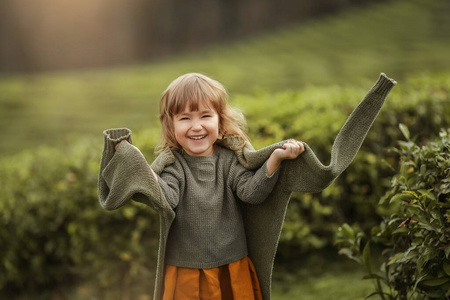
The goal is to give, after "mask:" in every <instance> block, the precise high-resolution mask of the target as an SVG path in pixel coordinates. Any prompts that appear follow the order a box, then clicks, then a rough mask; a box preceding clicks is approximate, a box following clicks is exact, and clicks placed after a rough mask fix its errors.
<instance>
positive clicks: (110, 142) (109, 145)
mask: <svg viewBox="0 0 450 300" xmlns="http://www.w3.org/2000/svg"><path fill="white" fill-rule="evenodd" d="M103 136H104V137H105V152H108V153H110V152H114V150H115V146H116V144H117V143H118V142H120V141H122V140H127V141H128V142H129V143H131V130H130V129H128V128H111V129H107V130H105V131H103Z"/></svg>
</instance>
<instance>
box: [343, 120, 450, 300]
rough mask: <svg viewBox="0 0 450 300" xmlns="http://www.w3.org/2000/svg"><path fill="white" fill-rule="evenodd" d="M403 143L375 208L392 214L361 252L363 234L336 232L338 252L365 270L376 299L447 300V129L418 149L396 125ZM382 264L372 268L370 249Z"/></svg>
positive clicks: (449, 275)
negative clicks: (379, 253)
mask: <svg viewBox="0 0 450 300" xmlns="http://www.w3.org/2000/svg"><path fill="white" fill-rule="evenodd" d="M400 128H401V130H402V132H403V134H404V135H405V138H406V141H400V142H399V145H398V146H397V148H394V151H395V152H396V153H398V154H399V156H400V161H401V164H400V166H399V167H397V169H396V171H397V173H396V174H395V175H394V176H393V177H392V180H391V189H390V190H389V191H388V192H387V193H386V195H385V196H384V197H382V198H381V199H380V203H379V204H380V205H382V206H385V207H386V210H387V211H390V212H391V213H390V214H388V215H383V220H382V221H381V223H380V224H379V225H377V226H374V227H373V228H372V229H371V231H370V235H369V241H367V242H366V243H365V246H364V250H363V251H361V247H362V243H361V241H362V240H363V239H366V237H365V235H364V233H363V232H361V231H359V230H354V229H353V228H352V227H351V226H349V225H348V224H344V225H343V226H342V227H340V228H339V233H338V236H337V244H338V245H339V246H340V248H341V250H340V252H341V253H342V254H345V255H347V256H348V257H349V258H351V259H354V260H356V261H358V262H360V263H362V264H364V266H365V268H366V272H367V273H368V274H367V275H366V276H365V278H366V279H372V280H374V281H376V285H375V287H376V290H375V292H374V293H372V294H371V295H379V296H380V298H381V299H450V231H449V225H450V129H448V130H442V131H441V133H440V136H439V138H438V139H436V140H435V141H432V142H429V143H427V144H426V145H424V146H422V147H420V146H419V145H418V144H417V143H415V142H414V140H413V139H411V138H410V133H409V130H408V128H407V127H406V126H405V125H403V124H401V127H400ZM374 245H381V248H382V253H383V257H384V259H383V261H382V262H381V265H380V266H379V270H375V268H374V266H372V264H373V263H372V261H371V260H372V257H371V254H370V253H371V248H373V247H374Z"/></svg>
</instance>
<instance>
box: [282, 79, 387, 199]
mask: <svg viewBox="0 0 450 300" xmlns="http://www.w3.org/2000/svg"><path fill="white" fill-rule="evenodd" d="M395 84H396V82H395V81H394V80H392V79H390V78H388V77H387V76H386V75H385V74H383V73H381V75H380V77H379V79H378V81H377V82H376V83H375V85H374V86H373V87H372V88H371V89H370V90H369V92H368V93H367V95H366V96H365V97H364V99H363V100H362V101H361V102H360V103H359V105H358V106H357V107H356V108H355V109H354V110H353V112H352V113H351V114H350V116H349V117H348V119H347V121H346V123H345V124H344V126H343V127H342V129H341V130H340V132H339V133H338V135H337V136H336V139H335V141H334V143H333V147H332V149H331V161H330V164H329V165H328V166H325V165H324V164H322V163H321V162H320V161H319V159H318V158H317V157H316V155H315V154H314V152H313V151H312V150H311V148H310V147H309V146H308V145H305V146H306V147H305V152H304V153H302V155H300V156H299V157H298V158H297V159H295V160H293V161H289V162H288V163H286V167H285V171H284V172H283V174H284V176H283V180H284V183H285V189H287V190H288V191H291V192H320V191H322V190H323V189H325V188H326V187H327V186H329V185H330V184H331V183H332V182H333V181H334V179H336V177H338V176H339V175H340V174H341V173H342V172H343V171H344V170H345V169H346V168H347V167H348V165H349V164H350V162H351V161H352V160H353V158H354V157H355V155H356V153H357V152H358V150H359V148H360V147H361V144H362V143H363V141H364V138H365V137H366V135H367V132H368V131H369V129H370V127H371V126H372V124H373V122H374V120H375V118H376V117H377V115H378V113H379V111H380V109H381V107H382V105H383V103H384V100H385V99H386V96H387V95H388V94H389V92H390V90H391V89H392V87H393V86H394V85H395Z"/></svg>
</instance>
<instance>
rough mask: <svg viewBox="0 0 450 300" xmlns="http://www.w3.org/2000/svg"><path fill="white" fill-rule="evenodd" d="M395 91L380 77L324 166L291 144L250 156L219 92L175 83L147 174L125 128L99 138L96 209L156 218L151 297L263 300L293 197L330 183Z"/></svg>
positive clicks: (210, 83) (196, 81) (212, 86)
mask: <svg viewBox="0 0 450 300" xmlns="http://www.w3.org/2000/svg"><path fill="white" fill-rule="evenodd" d="M394 84H395V81H393V80H391V79H389V78H387V77H386V76H385V75H384V74H381V76H380V78H379V79H378V81H377V82H376V83H375V85H374V87H373V88H372V89H371V90H370V91H369V93H368V94H367V96H366V97H365V98H364V99H363V101H362V102H361V103H360V105H359V106H358V107H357V108H356V109H355V110H354V112H353V113H352V114H351V115H350V117H349V119H348V120H347V122H346V124H345V125H344V127H343V128H342V129H341V131H340V133H339V134H338V136H337V138H336V140H335V143H334V145H333V148H332V155H331V162H330V165H329V166H324V165H323V164H322V163H320V161H319V160H318V159H317V157H316V156H315V155H314V153H313V152H312V151H311V149H310V148H309V147H308V146H307V145H306V144H303V143H301V142H297V141H293V140H288V141H284V142H280V143H277V144H274V145H272V146H269V147H266V148H264V149H261V150H258V151H255V150H254V149H253V148H252V146H251V145H250V143H249V142H248V139H247V137H246V135H245V134H244V133H243V131H242V127H243V125H244V119H243V117H242V115H240V114H239V113H237V112H236V111H234V110H233V109H231V108H230V107H229V106H228V104H227V94H226V91H225V89H224V88H223V86H222V85H221V84H220V83H218V82H217V81H215V80H212V79H210V78H208V77H206V76H203V75H200V74H186V75H183V76H181V77H179V78H177V79H176V80H175V81H173V82H172V83H171V84H170V85H169V87H168V88H167V90H166V91H165V92H164V94H163V96H162V98H161V103H160V113H161V114H160V120H161V124H162V139H161V143H160V147H159V152H160V154H159V156H158V157H157V158H156V160H155V161H154V162H153V163H152V165H151V166H149V165H148V164H147V162H146V160H145V158H144V157H143V156H142V154H141V153H140V151H139V150H138V149H137V148H136V147H134V146H132V145H131V144H130V143H131V131H130V130H128V129H110V130H106V131H105V132H104V137H105V146H104V151H103V156H102V161H101V166H100V176H99V199H100V203H101V205H102V206H103V207H104V208H106V209H117V208H119V207H121V206H122V205H124V204H125V203H126V202H127V201H129V200H130V199H133V200H135V201H139V202H143V203H145V204H147V205H149V206H151V207H153V208H154V209H156V210H157V211H158V212H159V215H160V221H161V235H160V244H159V253H158V254H159V256H158V267H157V272H156V273H157V277H156V283H155V291H154V299H164V300H166V299H264V300H266V299H270V284H271V274H272V267H273V261H274V257H275V252H276V248H277V244H278V239H279V235H280V231H281V226H282V223H283V219H284V215H285V211H286V208H287V204H288V202H289V197H290V195H291V193H292V192H294V191H301V192H319V191H321V190H323V189H324V188H325V187H327V186H328V185H329V184H331V182H332V181H333V180H334V179H335V178H336V177H337V176H338V175H339V174H340V173H341V172H342V171H343V170H344V169H345V168H346V167H347V166H348V164H349V163H350V162H351V160H352V159H353V157H354V156H355V155H356V152H357V151H358V149H359V147H360V146H361V143H362V141H363V139H364V137H365V135H366V134H367V131H368V130H369V128H370V126H371V124H372V122H373V121H374V119H375V117H376V115H377V114H378V111H379V110H380V108H381V106H382V104H383V102H384V99H385V97H386V96H387V94H388V93H389V91H390V89H391V88H392V86H393V85H394ZM122 141H125V142H122ZM303 151H305V152H304V153H303V154H302V152H303ZM300 154H302V155H300Z"/></svg>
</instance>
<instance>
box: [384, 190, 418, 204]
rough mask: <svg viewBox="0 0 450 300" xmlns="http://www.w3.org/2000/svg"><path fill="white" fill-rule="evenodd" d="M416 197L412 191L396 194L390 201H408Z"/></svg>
mask: <svg viewBox="0 0 450 300" xmlns="http://www.w3.org/2000/svg"><path fill="white" fill-rule="evenodd" d="M412 199H414V195H412V194H410V193H404V192H403V193H401V194H396V195H394V197H392V198H391V201H389V203H392V202H395V201H399V200H402V201H408V200H412Z"/></svg>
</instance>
